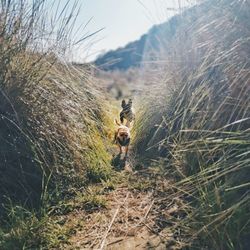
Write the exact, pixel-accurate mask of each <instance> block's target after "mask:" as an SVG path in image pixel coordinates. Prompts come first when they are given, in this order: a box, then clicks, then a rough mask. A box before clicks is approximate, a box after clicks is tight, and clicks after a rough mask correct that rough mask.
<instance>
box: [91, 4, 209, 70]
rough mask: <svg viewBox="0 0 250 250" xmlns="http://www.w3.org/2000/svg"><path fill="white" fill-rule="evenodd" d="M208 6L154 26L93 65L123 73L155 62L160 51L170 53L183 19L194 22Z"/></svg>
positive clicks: (101, 57)
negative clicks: (198, 14)
mask: <svg viewBox="0 0 250 250" xmlns="http://www.w3.org/2000/svg"><path fill="white" fill-rule="evenodd" d="M209 5H210V6H211V4H210V3H203V4H200V5H199V6H194V7H191V8H189V9H186V10H184V11H183V12H182V13H181V14H177V15H175V16H173V17H171V18H170V19H169V20H167V21H166V22H164V23H162V24H159V25H154V26H153V27H152V28H151V29H150V30H149V31H148V32H147V33H146V34H144V35H142V36H141V37H140V39H139V40H137V41H133V42H130V43H128V44H127V45H126V46H125V47H122V48H118V49H116V50H111V51H108V52H107V53H105V54H103V55H100V56H99V57H98V58H97V59H96V60H95V61H94V64H95V65H96V66H97V67H99V68H101V69H103V70H105V71H113V70H122V71H125V70H128V69H129V68H134V67H140V66H141V64H142V63H144V62H145V63H147V62H148V61H152V60H153V61H156V60H157V58H158V57H159V54H160V52H161V51H164V53H166V51H171V49H172V48H171V47H170V44H171V40H172V39H173V38H174V36H175V34H176V31H177V30H178V29H179V28H180V27H181V26H182V25H183V19H192V20H193V21H195V19H196V17H197V13H199V12H200V11H203V10H204V9H206V8H208V6H209ZM171 46H172V45H171Z"/></svg>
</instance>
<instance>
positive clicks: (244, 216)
mask: <svg viewBox="0 0 250 250" xmlns="http://www.w3.org/2000/svg"><path fill="white" fill-rule="evenodd" d="M211 5H212V6H213V8H207V7H211ZM249 10H250V6H249V4H248V3H246V2H244V3H243V2H241V1H212V2H206V3H205V4H204V5H201V6H199V7H197V9H196V11H195V12H193V16H191V17H190V18H189V19H187V18H185V15H184V17H183V25H182V27H181V28H180V29H179V30H177V34H176V36H175V37H174V38H173V40H172V45H173V47H174V48H175V50H174V51H173V53H171V54H169V55H168V56H167V57H165V60H166V61H167V62H170V63H166V65H164V67H163V68H162V67H161V70H163V71H164V74H159V77H158V81H161V87H158V88H157V90H156V91H155V95H154V96H152V100H151V102H150V101H149V103H148V106H147V108H146V109H145V110H144V113H143V115H142V118H141V120H140V122H139V123H138V125H137V126H138V131H137V133H138V135H139V136H138V137H137V138H139V139H138V140H137V144H136V148H137V152H138V153H139V155H141V157H142V158H144V157H145V153H147V155H148V157H151V158H152V157H153V158H155V159H157V158H158V157H161V158H163V159H161V160H159V164H161V165H162V167H164V168H165V171H166V173H167V174H168V176H169V175H172V176H174V178H175V179H176V181H177V182H176V184H175V185H174V186H175V188H176V193H175V196H178V195H179V197H182V199H184V200H185V201H186V203H187V205H188V206H191V208H192V209H186V213H185V216H184V217H183V219H182V222H181V223H180V224H181V225H180V227H181V231H182V234H183V235H187V237H188V238H189V239H190V240H189V241H188V244H190V245H191V246H192V247H193V248H197V246H199V247H198V248H202V247H203V248H206V247H208V248H210V249H247V247H248V246H249V235H250V227H249V220H248V218H249V205H250V203H249V174H248V173H249V166H250V165H249V149H250V141H249V138H250V137H249V136H250V134H249V125H250V123H249V121H250V120H249V117H250V110H249V105H250V99H249V90H250V89H249V87H250V82H249V79H250V75H249V73H250V68H249V66H250V64H249V49H248V48H249V45H250V44H249V25H248V23H249V21H250V20H249V15H247V13H248V12H249ZM204 11H206V12H204ZM221 12H223V15H222V14H221ZM194 20H195V21H194ZM225 31H227V32H225ZM182 41H185V44H184V43H183V42H182ZM170 46H171V45H170ZM164 56H166V54H165V55H164ZM159 57H160V55H159ZM172 62H175V63H174V64H173V63H172ZM161 66H162V65H161ZM149 68H150V67H149ZM159 68H160V67H159ZM161 72H162V71H161ZM162 75H163V76H164V78H163V77H162ZM151 91H152V90H151ZM156 98H157V99H156ZM157 100H158V101H157ZM155 110H161V112H159V113H157V112H155ZM145 117H146V119H145ZM145 134H146V136H145ZM140 135H144V137H142V136H140ZM140 138H143V139H140ZM142 148H147V151H146V152H143V150H142ZM194 239H199V240H198V243H197V241H195V240H194Z"/></svg>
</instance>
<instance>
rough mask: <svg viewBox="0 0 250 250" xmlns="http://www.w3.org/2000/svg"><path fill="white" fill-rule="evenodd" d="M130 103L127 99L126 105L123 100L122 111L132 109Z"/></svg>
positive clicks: (130, 100)
mask: <svg viewBox="0 0 250 250" xmlns="http://www.w3.org/2000/svg"><path fill="white" fill-rule="evenodd" d="M132 103H133V102H132V99H129V100H128V103H126V101H125V100H124V99H123V100H122V104H121V106H122V108H123V109H128V108H129V109H130V108H131V107H132Z"/></svg>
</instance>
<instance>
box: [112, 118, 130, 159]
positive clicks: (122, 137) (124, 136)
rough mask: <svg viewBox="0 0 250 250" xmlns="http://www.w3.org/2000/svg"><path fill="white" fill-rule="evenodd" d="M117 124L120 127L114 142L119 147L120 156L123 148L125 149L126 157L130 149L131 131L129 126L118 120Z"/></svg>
mask: <svg viewBox="0 0 250 250" xmlns="http://www.w3.org/2000/svg"><path fill="white" fill-rule="evenodd" d="M115 122H116V124H117V125H118V126H119V127H118V128H117V130H116V132H115V137H114V142H115V143H116V144H117V145H118V147H119V149H120V154H122V147H125V157H126V156H127V154H128V147H129V143H130V131H129V128H128V127H127V126H124V125H121V124H120V123H119V122H118V121H117V120H115Z"/></svg>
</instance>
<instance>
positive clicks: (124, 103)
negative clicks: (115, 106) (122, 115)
mask: <svg viewBox="0 0 250 250" xmlns="http://www.w3.org/2000/svg"><path fill="white" fill-rule="evenodd" d="M121 106H122V108H125V106H126V101H125V100H124V99H123V100H122V105H121Z"/></svg>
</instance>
